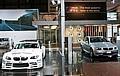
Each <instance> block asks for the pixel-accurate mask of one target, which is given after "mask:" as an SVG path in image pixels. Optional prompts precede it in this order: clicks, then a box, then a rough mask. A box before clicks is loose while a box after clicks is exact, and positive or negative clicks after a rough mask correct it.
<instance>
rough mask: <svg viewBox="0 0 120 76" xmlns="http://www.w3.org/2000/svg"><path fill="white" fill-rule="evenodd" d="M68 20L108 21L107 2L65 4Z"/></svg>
mask: <svg viewBox="0 0 120 76" xmlns="http://www.w3.org/2000/svg"><path fill="white" fill-rule="evenodd" d="M65 18H66V20H107V11H106V2H65Z"/></svg>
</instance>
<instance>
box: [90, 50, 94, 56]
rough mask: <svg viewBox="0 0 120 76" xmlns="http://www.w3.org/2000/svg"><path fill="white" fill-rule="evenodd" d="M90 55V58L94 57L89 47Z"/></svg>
mask: <svg viewBox="0 0 120 76" xmlns="http://www.w3.org/2000/svg"><path fill="white" fill-rule="evenodd" d="M90 57H91V58H93V57H94V53H93V50H92V48H91V50H90Z"/></svg>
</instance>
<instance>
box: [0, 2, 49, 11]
mask: <svg viewBox="0 0 120 76" xmlns="http://www.w3.org/2000/svg"><path fill="white" fill-rule="evenodd" d="M0 9H40V12H48V0H1V1H0Z"/></svg>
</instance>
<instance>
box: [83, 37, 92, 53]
mask: <svg viewBox="0 0 120 76" xmlns="http://www.w3.org/2000/svg"><path fill="white" fill-rule="evenodd" d="M82 47H83V50H84V51H85V52H88V53H89V50H90V46H89V38H88V37H86V38H85V39H84V42H83V45H82Z"/></svg>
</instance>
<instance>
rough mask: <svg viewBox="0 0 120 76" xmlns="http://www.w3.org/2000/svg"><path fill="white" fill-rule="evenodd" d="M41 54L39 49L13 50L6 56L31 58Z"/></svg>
mask: <svg viewBox="0 0 120 76" xmlns="http://www.w3.org/2000/svg"><path fill="white" fill-rule="evenodd" d="M40 53H42V50H41V49H13V50H11V51H10V52H7V53H6V54H7V55H9V56H13V57H14V56H33V55H38V54H40Z"/></svg>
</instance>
